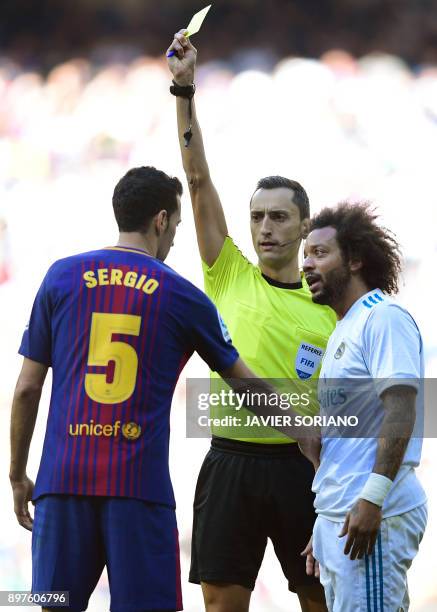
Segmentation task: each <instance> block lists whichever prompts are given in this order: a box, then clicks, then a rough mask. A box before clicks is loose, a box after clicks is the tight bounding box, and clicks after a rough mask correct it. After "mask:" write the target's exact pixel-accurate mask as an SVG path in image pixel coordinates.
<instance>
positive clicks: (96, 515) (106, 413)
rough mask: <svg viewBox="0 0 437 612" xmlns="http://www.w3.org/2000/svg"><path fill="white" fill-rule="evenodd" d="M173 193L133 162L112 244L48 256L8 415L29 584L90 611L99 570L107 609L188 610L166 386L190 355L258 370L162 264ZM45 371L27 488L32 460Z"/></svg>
mask: <svg viewBox="0 0 437 612" xmlns="http://www.w3.org/2000/svg"><path fill="white" fill-rule="evenodd" d="M181 193H182V186H181V184H180V182H179V181H178V179H176V178H170V177H168V176H167V175H166V174H165V173H164V172H161V171H159V170H156V169H155V168H152V167H142V168H134V169H132V170H130V171H129V172H128V173H127V174H126V175H125V176H124V177H123V178H122V179H121V180H120V182H119V183H118V184H117V186H116V188H115V191H114V196H113V207H114V212H115V217H116V220H117V223H118V226H119V229H120V238H119V242H118V244H117V246H113V247H108V248H103V249H99V250H96V251H92V252H89V253H82V254H80V255H75V256H72V257H67V258H66V259H62V260H59V261H57V262H55V263H54V264H53V265H52V266H51V268H50V269H49V271H48V273H47V275H46V277H45V278H44V280H43V283H42V285H41V288H40V290H39V292H38V294H37V296H36V299H35V302H34V306H33V310H32V314H31V317H30V322H29V325H28V327H27V329H26V330H25V332H24V336H23V340H22V344H21V347H20V353H21V354H22V355H23V356H24V363H23V367H22V371H21V373H20V376H19V378H18V382H17V387H16V390H15V395H14V400H13V407H12V419H11V447H12V448H11V468H10V479H11V484H12V489H13V495H14V507H15V508H14V509H15V512H16V515H17V519H18V521H19V523H20V524H21V525H22V526H23V527H25V528H26V529H29V530H32V528H33V535H32V559H33V581H32V588H33V591H34V592H35V591H38V592H47V591H68V592H69V607H68V609H69V610H73V611H80V610H85V609H86V607H87V604H88V599H89V597H90V595H91V593H92V592H93V590H94V588H95V586H96V583H97V581H98V579H99V576H100V574H101V572H102V569H103V567H104V565H105V564H106V565H107V568H108V576H109V585H110V590H111V610H112V611H113V612H146V611H152V610H153V611H155V612H156V611H174V610H181V609H182V599H181V585H180V570H179V549H178V536H177V526H176V519H175V510H174V506H175V500H174V497H173V490H172V485H171V481H170V475H169V468H168V446H169V412H170V405H171V400H172V396H173V392H174V388H175V385H176V382H177V379H178V377H179V374H180V372H181V370H182V369H183V367H184V365H185V363H186V362H187V360H188V359H189V357H190V355H191V354H192V353H193V351H197V352H198V353H199V354H200V356H201V357H202V358H203V359H204V360H205V361H206V362H207V363H208V365H209V366H210V368H212V369H213V370H216V371H219V372H221V373H222V374H223V375H225V376H229V377H231V378H238V377H239V376H241V375H243V376H244V377H251V376H252V377H253V374H251V373H250V372H249V370H248V369H247V368H246V367H245V366H244V367H243V365H242V362H241V360H239V359H238V353H237V352H236V350H235V348H234V347H233V346H232V343H231V342H230V341H229V338H228V334H227V333H226V334H225V332H224V329H223V324H222V322H221V321H220V320H219V315H218V312H217V309H216V307H215V306H214V305H213V304H212V302H211V301H210V300H209V299H208V298H207V297H206V296H205V295H204V294H203V293H202V292H201V291H200V290H199V289H197V288H196V287H194V286H193V285H192V284H191V283H189V282H188V281H186V280H185V279H183V278H182V277H181V276H179V275H178V274H177V273H176V272H174V271H173V270H172V269H171V268H169V267H168V266H166V265H165V264H164V263H163V261H164V259H165V258H166V256H167V254H168V252H169V249H170V247H171V246H172V243H173V239H174V236H175V232H176V227H177V224H178V223H179V221H180V216H181V210H180V195H181ZM49 367H52V370H53V384H52V394H51V402H50V409H49V415H48V421H47V430H46V436H45V441H44V448H43V452H42V459H41V464H40V468H39V472H38V477H37V480H36V485H35V487H34V485H33V483H32V482H31V480H30V479H29V478H28V477H27V475H26V464H27V457H28V452H29V446H30V442H31V438H32V433H33V428H34V424H35V419H36V415H37V411H38V404H39V400H40V395H41V390H42V387H43V384H44V380H45V378H46V374H47V371H48V368H49ZM31 499H32V500H33V501H34V503H35V520H34V523H33V522H32V518H31V516H30V513H29V510H28V502H29V501H30V500H31ZM48 607H50V606H49V605H48Z"/></svg>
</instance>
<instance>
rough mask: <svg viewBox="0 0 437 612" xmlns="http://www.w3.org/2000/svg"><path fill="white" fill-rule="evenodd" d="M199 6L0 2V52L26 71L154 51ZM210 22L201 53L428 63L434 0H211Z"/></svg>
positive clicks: (110, 0)
mask: <svg viewBox="0 0 437 612" xmlns="http://www.w3.org/2000/svg"><path fill="white" fill-rule="evenodd" d="M205 5H206V0H205V2H199V0H165V2H153V1H152V0H74V1H73V0H3V1H2V20H1V23H0V41H1V42H0V48H2V49H3V50H5V51H6V52H7V54H8V55H9V56H11V57H14V58H15V59H16V60H18V61H19V62H21V63H22V64H23V65H25V66H26V67H29V66H31V67H32V66H33V67H35V66H37V67H45V68H47V67H51V66H53V65H55V64H56V63H59V62H60V61H64V60H65V59H69V58H71V57H72V56H77V54H78V53H81V54H86V55H87V56H88V57H89V56H90V55H92V56H93V57H94V59H95V60H99V59H100V60H101V59H102V58H104V57H106V59H108V57H111V56H112V57H114V56H115V55H117V54H119V55H120V54H121V55H122V56H123V57H125V58H126V57H128V56H129V55H132V54H135V53H138V52H140V53H147V54H148V55H152V56H157V55H160V54H161V52H162V47H163V43H164V42H165V41H166V40H167V38H168V34H169V32H174V31H176V30H178V29H179V28H181V27H184V25H185V26H186V25H187V24H188V21H187V17H189V16H190V15H192V14H194V12H196V11H198V10H199V9H200V8H202V7H203V6H205ZM213 15H214V23H215V27H214V28H213V29H210V30H209V31H208V34H206V33H203V34H202V35H201V40H202V43H203V42H207V43H208V44H207V46H206V45H205V46H206V47H207V48H206V49H205V55H204V58H205V59H209V58H213V57H218V56H219V55H223V56H225V57H226V58H229V57H230V56H232V55H233V54H234V53H235V52H236V51H239V50H240V49H241V48H261V49H266V50H267V49H268V50H269V51H270V52H271V54H273V55H274V56H276V57H283V56H284V55H290V54H293V55H302V56H310V57H318V56H320V55H321V54H322V53H324V52H325V51H327V50H329V49H332V48H337V47H340V48H342V49H346V50H347V51H349V52H351V53H353V54H354V55H358V56H361V55H364V54H366V53H368V52H369V51H371V50H374V49H379V50H380V51H383V52H385V53H392V54H395V55H398V56H399V57H402V58H404V59H405V60H406V61H407V62H408V63H409V64H410V65H413V66H415V65H418V64H427V63H436V62H437V3H436V2H435V0H414V2H412V1H411V0H269V1H268V2H259V1H257V0H215V1H214V2H213Z"/></svg>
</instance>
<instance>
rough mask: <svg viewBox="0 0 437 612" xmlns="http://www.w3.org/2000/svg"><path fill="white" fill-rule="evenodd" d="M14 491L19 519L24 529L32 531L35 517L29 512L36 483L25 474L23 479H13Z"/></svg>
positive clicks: (15, 509)
mask: <svg viewBox="0 0 437 612" xmlns="http://www.w3.org/2000/svg"><path fill="white" fill-rule="evenodd" d="M11 486H12V493H13V496H14V512H15V514H16V517H17V521H18V522H19V523H20V525H21V526H22V527H24V529H28V530H29V531H32V527H33V518H32V517H31V516H30V512H29V506H28V505H29V502H30V501H31V499H32V495H33V489H34V487H35V485H34V484H33V482H32V481H31V480H30V478H28V477H27V476H25V477H24V478H23V480H11Z"/></svg>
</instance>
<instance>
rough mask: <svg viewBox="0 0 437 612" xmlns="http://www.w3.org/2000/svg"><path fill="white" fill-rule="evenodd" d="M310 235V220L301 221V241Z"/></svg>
mask: <svg viewBox="0 0 437 612" xmlns="http://www.w3.org/2000/svg"><path fill="white" fill-rule="evenodd" d="M309 233H310V220H309V219H308V218H307V219H303V220H302V221H301V223H300V236H301V238H302V240H306V239H307V238H308V234H309Z"/></svg>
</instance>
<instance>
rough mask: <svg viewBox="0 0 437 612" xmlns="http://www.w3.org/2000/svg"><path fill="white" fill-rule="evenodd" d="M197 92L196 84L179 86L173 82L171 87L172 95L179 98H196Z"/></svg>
mask: <svg viewBox="0 0 437 612" xmlns="http://www.w3.org/2000/svg"><path fill="white" fill-rule="evenodd" d="M195 91H196V86H195V85H194V83H192V84H191V85H186V86H182V85H178V84H177V83H176V82H175V81H173V85H171V86H170V93H172V94H173V95H174V96H178V97H179V98H188V99H189V100H191V98H192V97H193V96H194V92H195Z"/></svg>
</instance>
